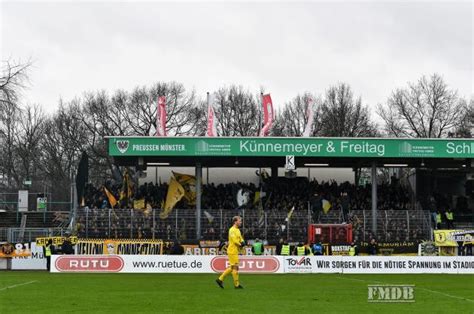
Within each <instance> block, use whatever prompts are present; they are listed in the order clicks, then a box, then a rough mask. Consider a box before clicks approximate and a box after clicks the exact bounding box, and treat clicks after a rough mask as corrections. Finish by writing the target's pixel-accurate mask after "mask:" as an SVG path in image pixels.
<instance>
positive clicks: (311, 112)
mask: <svg viewBox="0 0 474 314" xmlns="http://www.w3.org/2000/svg"><path fill="white" fill-rule="evenodd" d="M313 103H314V101H313V99H312V98H308V104H307V108H306V115H307V116H308V122H307V123H306V127H305V128H304V132H303V137H309V136H310V134H311V132H312V131H313V117H314V110H313Z"/></svg>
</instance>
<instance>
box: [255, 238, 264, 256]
mask: <svg viewBox="0 0 474 314" xmlns="http://www.w3.org/2000/svg"><path fill="white" fill-rule="evenodd" d="M264 252H265V248H264V246H263V243H262V241H260V239H259V238H256V239H255V242H254V243H253V244H252V253H253V255H263V253H264Z"/></svg>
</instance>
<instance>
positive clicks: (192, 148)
mask: <svg viewBox="0 0 474 314" xmlns="http://www.w3.org/2000/svg"><path fill="white" fill-rule="evenodd" d="M108 143H109V144H108V146H109V150H108V151H109V155H110V156H253V157H271V156H281V157H285V156H287V155H293V156H295V157H300V156H301V157H349V158H357V157H386V158H390V157H394V158H397V157H404V158H410V157H411V158H419V157H430V158H472V157H473V156H474V140H470V139H393V138H392V139H388V138H330V137H325V138H322V137H310V138H308V137H307V138H305V137H181V136H180V137H129V136H127V137H108Z"/></svg>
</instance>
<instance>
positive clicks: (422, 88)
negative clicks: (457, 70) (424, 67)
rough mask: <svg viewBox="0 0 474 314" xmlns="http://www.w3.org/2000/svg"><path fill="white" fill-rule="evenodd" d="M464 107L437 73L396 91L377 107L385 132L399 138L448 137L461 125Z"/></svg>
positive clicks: (454, 92) (455, 93)
mask: <svg viewBox="0 0 474 314" xmlns="http://www.w3.org/2000/svg"><path fill="white" fill-rule="evenodd" d="M465 110H466V104H465V101H463V100H462V99H460V98H459V97H458V94H457V91H455V90H452V89H450V88H449V87H448V85H447V84H446V83H445V82H444V80H443V78H442V77H441V76H440V75H438V74H433V75H431V76H430V77H429V78H428V77H426V76H423V77H422V78H420V79H419V80H418V82H416V83H409V84H408V87H407V88H400V89H397V90H395V91H394V92H393V93H392V95H391V96H390V97H389V99H388V100H387V103H386V104H385V106H382V105H379V106H378V114H379V115H380V117H381V118H382V119H383V121H384V122H385V130H386V132H388V134H389V135H392V136H396V137H418V138H431V137H434V138H440V137H446V136H447V135H448V133H449V132H452V131H453V130H455V129H456V128H457V127H459V126H460V124H461V121H462V119H463V117H465V115H466V111H465Z"/></svg>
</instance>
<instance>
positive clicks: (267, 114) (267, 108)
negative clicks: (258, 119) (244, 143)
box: [260, 94, 274, 136]
mask: <svg viewBox="0 0 474 314" xmlns="http://www.w3.org/2000/svg"><path fill="white" fill-rule="evenodd" d="M262 106H263V127H262V130H261V131H260V136H267V134H268V132H269V131H270V128H271V127H272V123H273V117H274V112H273V103H272V98H271V97H270V94H267V95H263V96H262Z"/></svg>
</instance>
